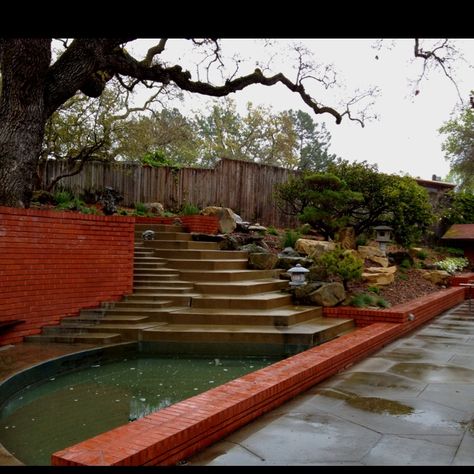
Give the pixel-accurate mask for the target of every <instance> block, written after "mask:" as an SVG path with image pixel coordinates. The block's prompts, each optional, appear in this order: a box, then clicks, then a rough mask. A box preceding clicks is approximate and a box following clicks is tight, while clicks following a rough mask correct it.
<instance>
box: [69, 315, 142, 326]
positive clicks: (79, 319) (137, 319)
mask: <svg viewBox="0 0 474 474" xmlns="http://www.w3.org/2000/svg"><path fill="white" fill-rule="evenodd" d="M149 321H150V317H149V316H141V315H125V316H122V315H120V314H119V315H109V314H108V313H107V314H106V315H105V316H102V317H100V318H97V317H96V318H94V317H93V316H76V317H72V318H63V319H62V320H61V326H69V325H72V326H75V325H77V324H94V325H96V326H97V325H100V324H136V323H146V322H149Z"/></svg>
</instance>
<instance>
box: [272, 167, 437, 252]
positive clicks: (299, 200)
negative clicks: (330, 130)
mask: <svg viewBox="0 0 474 474" xmlns="http://www.w3.org/2000/svg"><path fill="white" fill-rule="evenodd" d="M275 197H276V200H277V203H278V205H279V207H280V208H281V209H282V210H283V211H286V212H288V213H290V214H293V215H296V216H298V218H299V219H300V220H301V221H302V222H307V223H309V224H310V225H311V226H312V227H313V228H314V229H316V230H318V231H319V232H321V233H322V234H323V235H324V236H325V237H330V238H335V236H336V234H337V232H338V231H339V230H341V229H342V228H343V227H345V226H352V227H354V229H355V232H356V234H357V235H359V234H361V233H364V232H368V233H370V231H371V229H372V227H374V226H377V225H382V224H383V225H389V226H391V227H392V228H393V232H394V236H395V240H396V241H397V242H398V243H400V244H402V245H405V246H409V245H410V244H412V243H414V242H417V241H419V240H420V239H421V238H422V237H423V235H424V233H425V232H426V230H427V229H428V228H429V226H430V224H432V222H433V218H434V216H433V211H432V208H431V205H430V202H429V198H428V193H427V191H426V190H425V189H424V188H422V187H421V186H419V185H418V183H417V182H416V181H415V180H414V179H413V178H410V177H408V176H398V175H389V174H385V173H379V172H378V169H377V166H376V165H369V164H368V163H365V162H362V163H350V162H348V161H345V160H338V161H336V162H334V163H331V164H330V165H329V166H328V168H327V173H304V174H303V175H302V176H300V177H295V178H292V179H290V180H289V182H288V183H286V184H282V185H280V186H277V187H276V192H275Z"/></svg>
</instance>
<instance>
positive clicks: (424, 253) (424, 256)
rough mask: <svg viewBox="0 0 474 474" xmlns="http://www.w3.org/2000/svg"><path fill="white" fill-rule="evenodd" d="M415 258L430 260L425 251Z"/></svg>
mask: <svg viewBox="0 0 474 474" xmlns="http://www.w3.org/2000/svg"><path fill="white" fill-rule="evenodd" d="M415 256H416V258H418V259H420V260H426V259H427V258H428V252H426V251H425V250H420V251H419V252H417V253H416V255H415Z"/></svg>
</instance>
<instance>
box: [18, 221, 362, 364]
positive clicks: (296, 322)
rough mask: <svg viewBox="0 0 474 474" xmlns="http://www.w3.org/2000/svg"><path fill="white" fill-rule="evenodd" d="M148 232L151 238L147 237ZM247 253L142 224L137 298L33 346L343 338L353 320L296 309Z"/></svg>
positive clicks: (225, 350) (64, 324) (234, 344)
mask: <svg viewBox="0 0 474 474" xmlns="http://www.w3.org/2000/svg"><path fill="white" fill-rule="evenodd" d="M144 230H153V231H154V232H155V235H154V240H142V232H143V231H144ZM247 266H248V258H247V253H246V252H241V251H225V250H220V249H219V245H218V244H217V243H216V242H202V241H194V240H192V235H191V234H189V233H186V232H183V231H182V229H181V227H179V226H170V225H157V224H154V225H147V224H137V225H136V230H135V261H134V286H133V293H132V294H130V295H127V296H125V297H124V298H123V299H122V300H121V301H118V302H109V303H103V304H102V305H101V307H100V308H96V309H88V310H82V311H81V312H80V315H79V316H77V317H67V318H64V319H63V320H62V321H61V324H60V325H58V326H50V327H45V328H43V332H42V334H41V335H37V336H30V337H28V338H27V339H28V340H30V341H33V340H36V341H39V340H41V341H48V342H54V341H56V342H75V341H82V342H94V341H96V342H101V343H110V342H119V341H126V340H138V341H140V345H141V348H142V350H144V351H150V352H157V353H167V354H173V353H190V354H195V353H196V354H197V353H199V354H238V355H278V356H280V355H288V354H293V353H296V352H299V351H301V350H305V349H307V348H309V347H312V346H314V345H318V344H321V343H323V342H325V341H328V340H330V339H333V338H335V337H338V336H340V335H341V334H344V333H346V332H348V331H351V330H352V329H353V327H354V324H353V321H352V320H341V319H331V318H324V317H322V309H321V308H320V307H314V306H294V305H293V304H292V299H291V295H290V294H288V293H285V292H282V291H281V290H283V289H285V288H287V287H288V281H286V280H281V279H279V278H278V274H279V271H278V270H277V271H275V270H250V269H248V268H247Z"/></svg>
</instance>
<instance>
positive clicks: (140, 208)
mask: <svg viewBox="0 0 474 474" xmlns="http://www.w3.org/2000/svg"><path fill="white" fill-rule="evenodd" d="M133 207H134V208H135V212H134V213H133V214H134V215H135V216H146V215H147V214H148V209H147V208H146V206H145V204H143V203H142V202H136V203H135V204H134V205H133Z"/></svg>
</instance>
